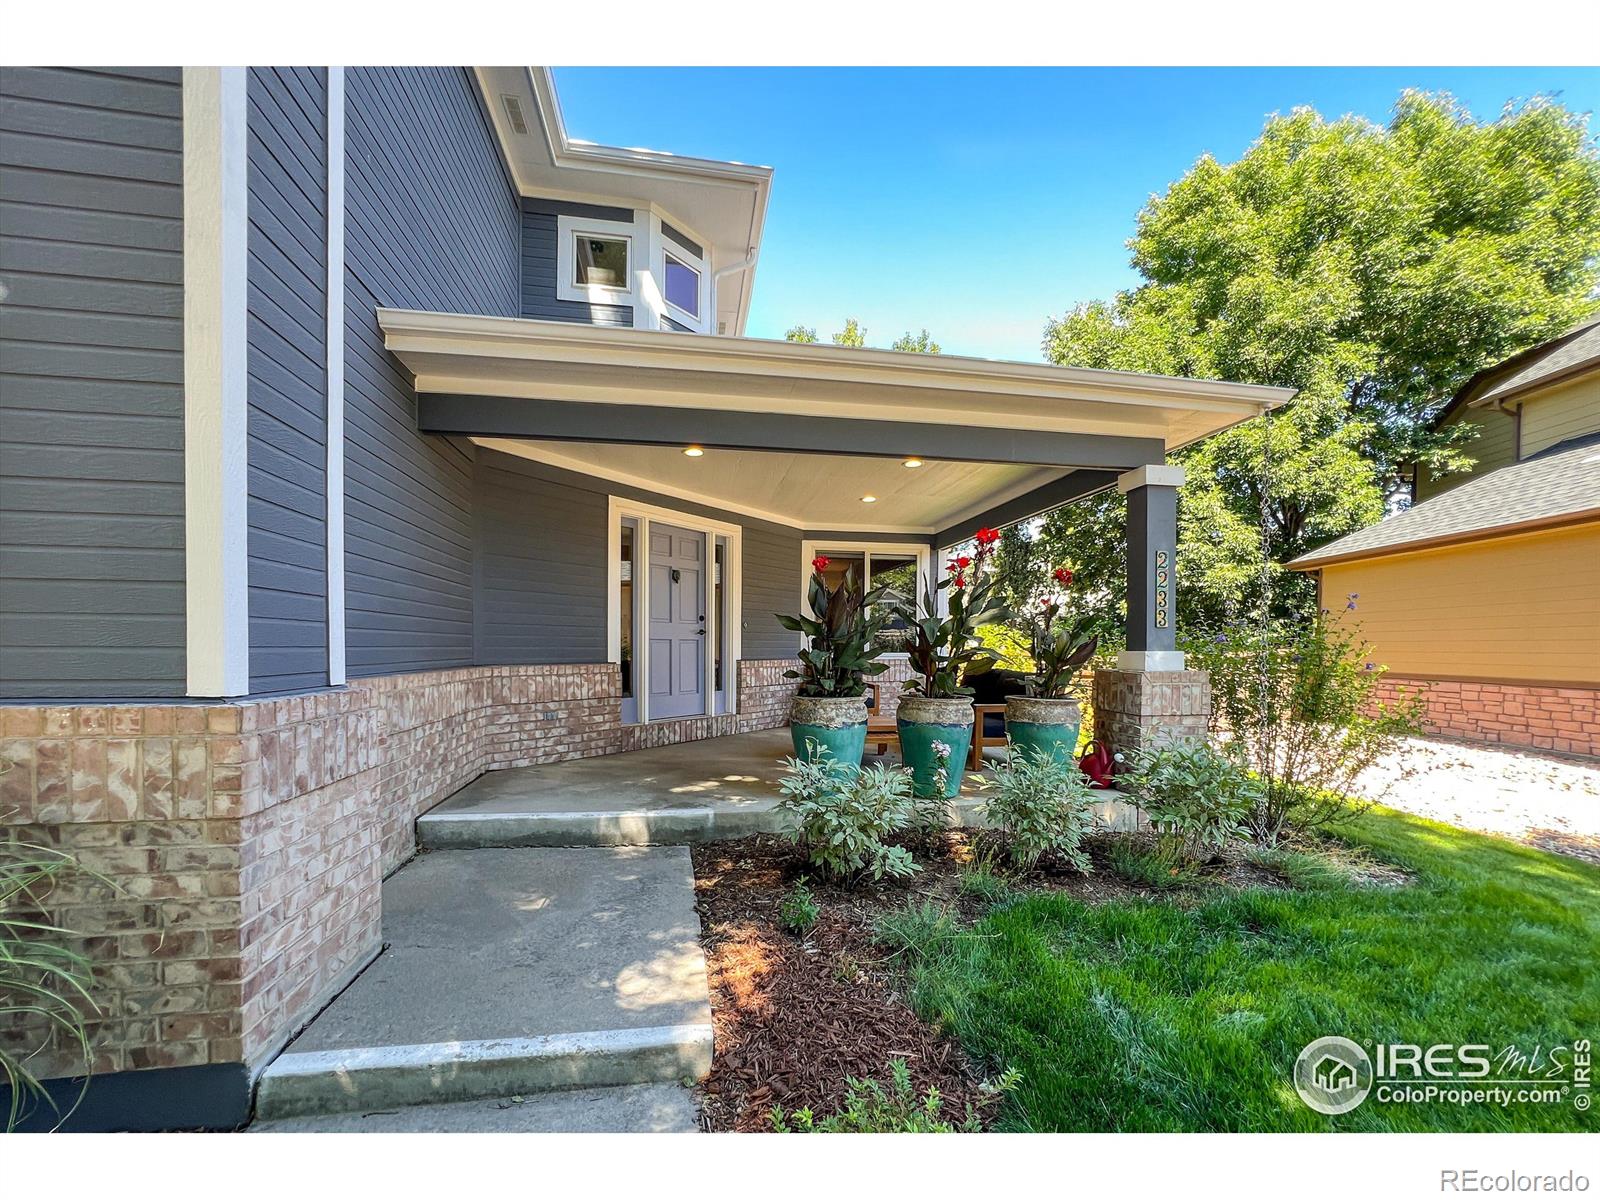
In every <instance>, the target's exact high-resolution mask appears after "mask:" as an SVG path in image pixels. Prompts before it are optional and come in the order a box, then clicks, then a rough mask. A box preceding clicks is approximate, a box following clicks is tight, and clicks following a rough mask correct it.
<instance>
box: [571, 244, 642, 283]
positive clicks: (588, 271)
mask: <svg viewBox="0 0 1600 1200" xmlns="http://www.w3.org/2000/svg"><path fill="white" fill-rule="evenodd" d="M573 237H574V239H575V245H574V247H573V251H574V253H573V263H574V268H575V269H574V272H573V274H574V278H573V280H572V282H573V283H575V284H577V285H578V286H579V287H591V286H592V287H605V288H616V289H617V290H618V291H623V292H626V291H629V290H630V289H629V286H628V243H629V240H630V239H628V238H625V237H601V236H600V235H599V234H593V233H574V234H573Z"/></svg>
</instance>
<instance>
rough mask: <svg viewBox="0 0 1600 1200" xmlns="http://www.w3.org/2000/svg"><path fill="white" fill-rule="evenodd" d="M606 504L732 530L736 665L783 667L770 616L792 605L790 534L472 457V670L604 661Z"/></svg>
mask: <svg viewBox="0 0 1600 1200" xmlns="http://www.w3.org/2000/svg"><path fill="white" fill-rule="evenodd" d="M610 496H619V497H622V498H624V499H630V500H638V501H641V502H643V503H646V504H651V505H654V506H656V507H658V508H665V509H670V510H672V511H675V512H682V513H686V514H688V515H689V516H695V517H707V518H710V519H711V520H714V521H722V522H725V523H727V524H731V525H738V526H740V527H741V528H742V530H743V536H742V545H743V551H744V554H743V571H742V572H741V591H742V593H743V597H744V604H743V609H744V611H743V614H742V628H743V648H742V651H741V656H742V657H744V658H790V657H792V656H793V655H794V654H795V652H796V650H797V649H798V648H799V643H798V641H797V639H796V636H795V635H794V634H792V633H790V632H788V631H787V630H785V629H784V628H783V626H781V625H779V624H778V621H777V618H776V616H774V614H775V613H780V612H784V613H789V612H794V611H795V608H796V606H797V605H798V603H799V599H800V582H801V580H800V531H799V530H798V529H786V528H784V527H783V526H779V525H773V524H770V523H767V522H753V521H752V520H751V519H750V518H748V517H742V516H740V515H739V514H738V513H731V512H727V511H726V510H724V509H719V508H713V507H711V506H708V505H704V504H695V503H693V502H691V501H687V500H680V499H678V498H676V497H674V496H662V495H658V494H657V493H654V492H651V491H648V490H646V489H644V488H638V487H633V486H630V485H629V484H625V483H613V482H611V481H609V480H605V479H597V478H595V477H594V476H592V475H583V474H580V473H578V472H575V471H567V470H564V469H562V468H560V467H552V466H547V465H546V464H543V463H537V462H533V461H531V460H529V459H525V458H518V457H516V456H515V455H511V454H504V453H501V452H500V451H498V450H485V449H480V450H479V451H478V488H477V492H476V500H475V504H476V508H477V512H478V555H479V566H478V595H479V602H478V647H479V657H478V661H479V662H480V663H483V664H487V665H495V664H503V663H562V662H603V661H605V658H606V628H605V621H606V553H607V542H608V531H607V529H606V519H607V514H608V512H609V507H610V506H609V500H608V497H610Z"/></svg>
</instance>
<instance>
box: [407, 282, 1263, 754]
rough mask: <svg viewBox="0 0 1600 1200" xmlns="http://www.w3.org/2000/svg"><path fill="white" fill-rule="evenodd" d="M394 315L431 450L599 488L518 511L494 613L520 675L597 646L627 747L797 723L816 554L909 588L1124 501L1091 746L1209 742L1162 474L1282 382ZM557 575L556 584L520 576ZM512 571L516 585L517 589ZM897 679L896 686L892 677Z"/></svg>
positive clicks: (494, 565)
mask: <svg viewBox="0 0 1600 1200" xmlns="http://www.w3.org/2000/svg"><path fill="white" fill-rule="evenodd" d="M378 319H379V323H380V325H381V327H382V329H383V333H384V337H385V343H386V346H387V348H388V349H389V350H390V351H391V352H392V353H393V354H394V355H395V356H396V357H397V358H398V359H399V360H400V362H401V363H402V364H403V365H404V366H405V367H406V368H407V369H408V370H409V371H410V372H411V373H412V374H413V376H414V378H415V387H416V392H417V422H418V428H419V430H420V431H421V432H422V433H424V434H429V435H434V436H438V437H441V438H452V439H465V440H468V441H470V442H471V443H473V444H474V445H475V446H476V447H477V448H478V450H477V453H478V454H479V457H480V461H484V460H485V459H486V458H487V460H488V461H489V462H490V463H492V464H496V465H497V466H496V469H499V466H498V465H501V464H503V465H504V467H505V470H506V472H508V477H509V473H510V472H513V471H514V472H517V473H520V474H521V475H524V476H537V477H538V478H539V479H540V480H541V481H548V485H549V487H550V488H552V489H579V490H581V491H583V492H584V493H585V494H587V495H590V496H593V495H594V494H596V493H603V494H604V496H605V498H606V500H605V504H606V508H605V516H604V525H603V527H602V528H598V529H597V528H595V524H596V523H597V522H595V521H594V519H593V518H592V517H590V516H588V515H584V514H579V513H578V511H577V509H576V507H573V508H572V509H571V510H570V511H571V513H572V515H571V516H570V517H567V516H565V515H564V514H565V513H566V512H567V511H569V510H568V509H567V508H566V507H565V506H563V505H562V504H560V503H553V504H551V505H549V508H548V511H545V512H532V511H527V512H524V511H518V507H517V505H516V504H515V503H511V504H507V505H505V506H504V511H503V512H502V513H500V514H498V515H497V517H496V521H497V524H496V527H495V530H494V532H495V535H496V537H497V538H498V539H499V543H500V544H501V545H502V546H504V547H506V548H505V549H502V550H500V551H499V552H498V554H497V557H495V559H494V561H492V562H490V563H489V564H488V565H487V567H486V568H484V567H480V568H479V570H480V574H484V575H485V576H486V578H485V582H486V584H488V585H489V586H487V587H486V589H485V594H486V598H485V601H484V603H485V605H486V606H488V608H487V609H486V611H488V612H489V613H490V615H491V616H492V615H493V605H494V604H495V603H496V599H495V595H496V592H497V591H501V592H504V593H505V594H506V595H507V596H513V597H514V600H513V601H509V602H508V606H509V605H510V604H511V603H514V605H515V607H516V609H517V611H518V620H519V622H520V623H521V624H520V628H519V630H518V631H517V632H518V636H517V637H516V639H515V646H516V648H517V650H518V652H519V653H521V654H523V655H524V656H525V657H524V659H523V661H549V662H564V661H587V662H593V661H595V660H596V659H598V658H599V655H598V654H595V655H594V656H593V657H592V658H590V657H584V658H579V659H574V658H571V657H563V655H566V654H567V653H568V652H569V651H570V652H571V653H577V651H576V650H572V646H573V645H580V644H581V645H589V644H593V645H594V646H595V648H596V649H599V647H600V646H601V645H603V646H604V655H605V659H606V660H607V661H608V662H610V663H613V664H616V667H617V670H618V672H619V676H620V679H621V705H620V712H619V714H618V719H619V720H620V724H621V732H622V736H621V737H620V738H618V739H615V741H614V744H615V745H616V746H618V747H620V748H623V749H629V750H632V749H639V748H645V747H651V746H661V745H665V744H669V743H673V742H678V741H687V740H692V739H700V738H706V737H718V736H725V735H728V734H733V733H744V732H751V731H754V730H758V729H768V728H772V727H774V726H776V725H779V724H782V723H783V721H784V719H785V717H786V711H785V710H786V707H787V700H786V699H785V698H784V696H783V695H782V691H783V688H782V686H781V685H780V681H781V677H782V670H783V667H784V666H785V665H787V663H788V662H789V661H790V660H792V659H793V657H794V655H795V653H796V652H797V650H798V649H799V643H798V638H797V637H796V635H794V634H793V633H789V632H787V631H785V630H783V629H782V627H781V626H780V625H779V624H778V622H777V619H776V614H778V613H792V612H795V611H797V610H798V609H799V608H800V607H801V605H802V604H803V603H804V601H803V596H804V586H805V579H806V577H807V575H808V573H809V569H810V568H809V563H810V561H811V559H812V558H813V557H814V556H816V555H818V554H822V555H825V556H827V557H829V558H830V559H835V560H838V561H841V562H849V563H851V564H854V565H858V566H859V568H860V570H861V574H862V575H863V576H865V577H866V578H867V580H868V581H869V582H879V581H884V580H885V579H887V578H889V577H891V576H892V577H893V578H894V579H895V581H896V582H897V583H899V584H901V585H902V586H904V585H905V584H908V583H910V582H912V580H913V578H915V579H917V580H918V581H919V582H920V581H925V580H929V579H932V578H935V577H936V576H937V574H938V573H939V567H940V564H941V563H942V562H943V560H944V558H945V557H946V555H947V552H949V551H951V550H953V549H955V548H956V547H959V546H961V545H962V544H963V543H965V542H966V541H968V540H969V539H970V538H971V537H972V535H973V534H974V533H975V532H976V531H977V530H979V529H981V528H984V527H996V528H998V527H1002V526H1006V525H1012V524H1016V523H1019V522H1025V521H1028V520H1030V519H1032V518H1034V517H1037V516H1039V515H1041V514H1043V513H1045V512H1048V511H1050V510H1052V509H1055V508H1058V507H1060V506H1062V505H1064V504H1069V503H1071V502H1073V501H1075V500H1079V499H1082V498H1083V497H1086V496H1089V495H1092V494H1093V493H1096V492H1099V491H1102V490H1105V489H1109V488H1113V487H1114V488H1117V489H1119V490H1121V491H1123V492H1125V493H1126V494H1127V495H1128V521H1127V555H1128V596H1127V613H1128V617H1127V628H1126V630H1125V635H1126V636H1125V639H1124V648H1123V649H1122V650H1121V652H1120V656H1119V659H1118V662H1117V669H1116V671H1114V672H1108V673H1103V674H1106V675H1107V676H1108V678H1106V679H1105V680H1104V681H1101V682H1097V694H1098V693H1101V692H1102V691H1103V695H1099V699H1100V703H1099V704H1097V713H1098V716H1099V719H1100V720H1101V722H1102V727H1101V730H1100V732H1101V733H1102V734H1103V735H1105V736H1108V737H1112V738H1114V739H1115V740H1117V741H1118V742H1119V743H1120V742H1129V743H1131V744H1138V743H1139V742H1141V741H1142V740H1143V739H1144V736H1145V734H1144V730H1145V729H1146V727H1149V726H1152V725H1158V724H1160V723H1161V722H1162V721H1163V719H1164V718H1166V717H1169V716H1170V717H1174V718H1178V717H1181V718H1182V720H1181V721H1179V722H1178V723H1179V724H1185V725H1188V726H1192V725H1193V724H1194V723H1195V720H1196V717H1197V716H1198V718H1199V720H1200V721H1201V722H1202V723H1203V719H1204V714H1203V713H1199V712H1197V706H1198V705H1201V704H1203V692H1204V688H1203V681H1195V680H1192V679H1186V675H1187V674H1188V673H1186V672H1184V664H1183V658H1182V655H1181V654H1180V653H1179V652H1178V650H1177V643H1176V625H1175V620H1174V610H1173V604H1174V597H1175V586H1174V584H1175V576H1174V565H1175V558H1176V549H1177V546H1176V539H1177V488H1178V486H1179V484H1180V483H1181V482H1182V472H1181V470H1180V469H1178V468H1175V467H1170V466H1167V465H1166V463H1165V460H1166V455H1167V453H1168V452H1169V451H1171V450H1174V449H1177V448H1179V447H1182V446H1184V445H1187V444H1189V443H1191V442H1194V441H1196V440H1198V439H1200V438H1203V437H1205V436H1207V435H1209V434H1211V433H1214V432H1216V431H1218V430H1220V429H1224V428H1226V427H1228V426H1230V425H1233V424H1236V423H1238V422H1240V421H1244V420H1247V419H1249V418H1250V417H1253V416H1256V415H1258V414H1260V413H1261V412H1263V411H1265V410H1267V409H1269V408H1271V407H1274V406H1276V405H1278V404H1281V403H1283V402H1284V401H1285V400H1287V399H1288V397H1289V395H1290V394H1291V393H1290V392H1289V391H1288V390H1287V389H1279V388H1265V387H1258V386H1252V385H1236V384H1229V383H1223V382H1218V381H1212V380H1193V379H1180V378H1169V377H1160V376H1149V375H1137V374H1130V373H1124V372H1112V371H1091V370H1081V369H1069V368H1059V367H1054V366H1048V365H1044V364H1028V363H1003V362H991V361H987V360H978V359H967V358H958V357H954V356H939V355H917V354H906V353H897V352H893V351H882V350H863V349H846V348H840V347H834V346H821V345H798V344H792V343H787V342H771V341H761V340H756V339H749V338H731V337H720V336H693V335H684V334H679V333H674V332H668V331H658V330H649V331H647V330H636V329H626V328H608V327H602V326H593V325H580V324H574V323H566V322H559V321H542V320H527V319H513V318H494V317H478V316H463V315H457V314H448V313H423V312H410V311H395V310H380V311H379V313H378ZM540 486H544V484H543V483H541V485H540ZM550 494H551V495H555V494H557V493H555V492H552V493H550ZM543 498H544V494H541V499H543ZM589 511H592V510H584V513H585V514H587V513H588V512H589ZM546 548H548V549H546ZM541 559H548V560H550V562H549V569H548V570H545V569H543V566H544V564H543V563H540V565H539V569H538V570H530V569H528V567H527V564H529V563H536V562H539V560H541ZM501 562H510V563H512V565H513V566H514V567H519V568H521V569H522V570H523V574H522V575H520V576H517V577H515V578H508V579H507V580H506V581H505V582H504V583H501V582H500V581H499V580H498V578H494V577H492V576H494V575H495V572H496V571H498V570H499V564H500V563H501ZM506 573H507V574H508V575H509V574H514V572H511V571H508V572H506ZM552 575H554V576H555V578H554V579H552ZM545 593H549V599H548V601H546V600H545V598H544V594H545ZM545 614H548V615H547V616H546V615H545ZM601 619H603V621H604V629H603V631H601V632H600V636H598V637H593V638H592V639H591V629H592V626H593V625H595V624H597V623H598V621H599V620H601ZM569 631H571V632H570V633H569ZM540 655H546V656H548V657H544V658H540V657H539V656H540ZM890 657H891V659H892V658H893V656H890ZM887 678H888V679H890V680H896V681H898V680H903V679H904V678H905V673H904V672H903V671H901V672H898V673H897V671H896V670H895V668H894V664H893V663H891V671H890V673H889V675H888V676H887ZM756 680H759V681H760V682H759V684H757V683H755V682H753V681H756ZM1102 683H1103V687H1102ZM886 691H887V692H888V693H889V695H888V703H889V704H892V703H894V701H895V699H896V698H897V694H898V688H888V689H886ZM1163 708H1166V709H1168V710H1171V711H1163Z"/></svg>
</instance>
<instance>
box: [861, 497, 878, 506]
mask: <svg viewBox="0 0 1600 1200" xmlns="http://www.w3.org/2000/svg"><path fill="white" fill-rule="evenodd" d="M877 502H878V498H877V497H876V496H863V497H861V503H863V504H876V503H877Z"/></svg>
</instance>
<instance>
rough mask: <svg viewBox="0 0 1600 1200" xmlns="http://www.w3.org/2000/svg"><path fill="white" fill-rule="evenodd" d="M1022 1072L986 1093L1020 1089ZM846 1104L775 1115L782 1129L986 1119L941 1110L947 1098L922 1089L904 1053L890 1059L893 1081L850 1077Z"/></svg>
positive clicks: (920, 1127) (891, 1127)
mask: <svg viewBox="0 0 1600 1200" xmlns="http://www.w3.org/2000/svg"><path fill="white" fill-rule="evenodd" d="M1021 1081H1022V1076H1021V1074H1020V1073H1019V1072H1017V1071H1015V1070H1010V1071H1007V1072H1006V1073H1005V1074H1004V1075H1002V1076H1000V1078H999V1079H997V1080H995V1081H994V1082H992V1083H988V1084H985V1085H984V1092H985V1094H986V1095H989V1096H993V1097H999V1096H1003V1095H1005V1094H1007V1093H1009V1092H1012V1091H1015V1090H1016V1088H1017V1085H1018V1084H1020V1083H1021ZM845 1088H846V1093H845V1101H844V1107H843V1108H842V1109H840V1110H839V1112H837V1113H835V1114H834V1115H833V1116H829V1117H817V1116H816V1115H815V1114H814V1113H813V1112H812V1111H811V1109H809V1108H801V1109H796V1110H795V1111H794V1112H792V1113H785V1112H784V1111H783V1109H782V1108H780V1107H777V1106H774V1107H773V1109H772V1111H771V1113H770V1116H771V1118H772V1128H773V1129H774V1130H776V1131H777V1132H778V1133H981V1132H982V1131H983V1121H982V1118H981V1117H980V1116H979V1114H978V1112H977V1110H976V1109H974V1108H973V1107H972V1106H970V1105H969V1106H968V1107H967V1111H966V1115H965V1117H964V1118H963V1119H962V1120H961V1121H960V1123H959V1124H958V1123H955V1122H952V1121H950V1120H949V1119H948V1118H946V1117H945V1116H944V1114H943V1112H942V1110H943V1108H944V1098H943V1097H942V1096H940V1095H939V1089H938V1088H936V1087H934V1086H932V1085H929V1087H928V1090H927V1091H925V1092H922V1093H921V1094H919V1093H918V1092H917V1090H916V1088H915V1087H914V1086H913V1085H912V1083H911V1069H910V1068H909V1067H908V1066H906V1060H905V1059H903V1058H894V1059H890V1060H889V1084H888V1086H887V1087H885V1086H884V1085H883V1084H882V1083H879V1082H878V1081H877V1080H876V1079H858V1078H856V1077H855V1076H851V1077H850V1078H848V1079H846V1080H845Z"/></svg>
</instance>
